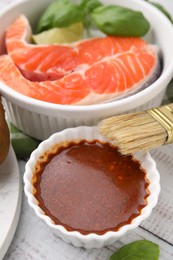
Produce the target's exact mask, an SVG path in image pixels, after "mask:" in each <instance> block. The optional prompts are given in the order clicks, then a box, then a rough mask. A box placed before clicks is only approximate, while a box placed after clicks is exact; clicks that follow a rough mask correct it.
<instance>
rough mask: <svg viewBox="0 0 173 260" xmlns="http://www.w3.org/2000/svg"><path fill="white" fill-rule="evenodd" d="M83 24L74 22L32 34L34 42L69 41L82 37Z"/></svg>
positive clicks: (53, 42) (52, 42)
mask: <svg viewBox="0 0 173 260" xmlns="http://www.w3.org/2000/svg"><path fill="white" fill-rule="evenodd" d="M83 30H84V29H83V24H82V23H75V24H72V25H70V26H68V27H65V28H57V27H56V28H52V29H49V30H47V31H44V32H41V33H39V34H35V35H32V41H33V42H34V43H36V44H55V43H71V42H74V41H79V40H81V39H82V38H83Z"/></svg>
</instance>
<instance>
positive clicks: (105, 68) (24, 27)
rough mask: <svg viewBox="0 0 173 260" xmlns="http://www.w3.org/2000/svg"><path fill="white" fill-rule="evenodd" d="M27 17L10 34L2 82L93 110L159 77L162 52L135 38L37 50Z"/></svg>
mask: <svg viewBox="0 0 173 260" xmlns="http://www.w3.org/2000/svg"><path fill="white" fill-rule="evenodd" d="M31 35H32V31H31V27H30V24H29V21H28V20H27V18H26V17H25V16H24V15H21V16H19V17H18V18H17V19H16V20H15V21H14V22H13V23H12V24H11V25H10V26H9V27H8V29H7V32H6V39H5V40H6V48H7V55H3V56H1V57H0V80H1V81H3V82H4V83H5V84H7V85H8V86H10V87H11V88H13V89H14V90H16V91H18V92H20V93H22V94H24V95H26V96H29V97H32V98H35V99H39V100H43V101H46V102H52V103H57V104H68V105H89V104H95V103H101V102H108V101H111V100H116V99H120V98H123V97H125V96H128V95H131V94H133V93H135V92H137V91H140V90H141V89H143V88H144V87H147V86H148V85H149V84H151V83H152V82H154V81H155V80H156V79H157V77H158V76H159V74H160V70H161V67H160V61H159V57H158V48H157V46H155V45H151V44H148V43H147V42H145V41H144V40H142V39H141V38H137V37H126V38H125V37H112V36H106V37H100V38H98V37H97V38H91V39H87V40H82V41H79V42H75V43H73V44H63V45H60V44H57V45H56V44H54V45H34V44H31V43H30V39H31Z"/></svg>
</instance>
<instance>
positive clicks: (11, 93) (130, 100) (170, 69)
mask: <svg viewBox="0 0 173 260" xmlns="http://www.w3.org/2000/svg"><path fill="white" fill-rule="evenodd" d="M124 1H125V0H124ZM130 1H131V2H133V3H134V4H138V5H139V6H142V7H144V8H145V9H146V10H147V11H148V10H149V12H150V13H151V12H152V13H153V15H156V16H158V17H159V19H160V20H161V21H162V24H163V26H166V27H167V28H168V30H169V31H170V32H171V31H172V39H173V29H172V23H171V22H170V21H169V19H168V18H167V17H166V16H165V15H164V14H163V13H162V12H161V11H159V10H158V9H157V8H155V7H154V6H152V5H151V4H149V3H147V2H145V1H138V0H130ZM25 2H26V3H27V2H30V0H18V1H17V2H13V3H10V4H9V5H8V6H7V7H5V8H3V9H2V10H1V11H0V16H2V15H5V14H6V13H8V12H9V11H10V10H12V9H13V8H16V7H18V6H20V5H21V4H24V3H25ZM169 37H170V35H169ZM172 75H173V59H172V61H170V63H169V64H168V66H167V68H166V70H163V71H162V73H161V75H160V76H159V78H158V79H157V80H156V81H155V82H153V83H152V84H151V85H150V87H149V88H145V89H143V90H141V91H140V92H138V93H135V94H133V95H131V96H129V97H125V98H123V99H120V100H115V101H111V102H105V103H98V104H91V105H61V104H55V103H49V102H45V101H41V100H37V99H34V98H30V97H27V96H24V95H22V94H20V93H19V92H16V91H15V90H13V89H11V88H10V87H8V86H7V85H6V84H4V83H2V82H0V91H1V92H2V95H3V94H5V95H8V97H10V98H13V99H15V100H16V102H17V101H19V102H20V103H21V104H27V105H28V106H32V107H35V108H37V107H39V108H41V109H48V110H59V111H69V109H70V111H74V112H75V111H78V112H79V111H86V112H90V111H98V110H99V111H100V110H105V109H111V108H118V107H123V106H124V105H131V106H132V108H133V106H136V105H135V104H136V103H138V102H139V100H141V99H142V100H143V103H144V102H145V99H147V96H148V95H149V96H151V95H154V93H155V91H157V88H158V86H160V88H159V90H160V92H161V91H162V90H163V89H164V84H168V83H169V81H170V80H171V78H172ZM4 86H5V88H4Z"/></svg>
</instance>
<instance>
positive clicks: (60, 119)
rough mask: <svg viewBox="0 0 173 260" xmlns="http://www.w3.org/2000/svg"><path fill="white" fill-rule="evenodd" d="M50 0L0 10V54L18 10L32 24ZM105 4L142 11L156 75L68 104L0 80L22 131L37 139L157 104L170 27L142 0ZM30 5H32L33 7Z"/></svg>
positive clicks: (172, 52)
mask: <svg viewBox="0 0 173 260" xmlns="http://www.w3.org/2000/svg"><path fill="white" fill-rule="evenodd" d="M51 1H52V0H37V1H35V0H20V1H17V2H14V3H12V4H11V5H9V6H8V7H7V8H5V9H2V10H0V24H1V27H0V54H2V53H4V51H5V47H4V33H5V30H6V28H7V27H8V25H9V24H10V23H11V22H12V21H13V20H14V18H16V17H17V16H18V15H19V14H21V13H23V14H25V15H26V16H27V17H28V18H29V20H30V22H31V24H32V25H33V26H34V24H35V23H36V20H37V19H38V17H39V15H40V14H41V13H42V11H43V10H44V9H45V8H46V6H47V5H48V4H50V2H51ZM102 2H103V3H105V4H119V5H122V6H126V7H130V8H132V9H136V10H139V11H142V12H143V14H144V15H145V17H146V18H147V19H148V21H149V22H150V25H151V28H152V29H151V31H150V32H149V33H148V35H147V36H146V38H148V40H150V41H152V42H154V43H156V44H157V45H158V46H159V49H160V52H161V54H162V58H163V70H162V73H161V75H160V77H159V78H158V79H157V80H156V81H155V82H154V83H153V84H151V85H150V86H149V87H148V88H146V89H144V90H142V91H140V92H139V93H137V94H134V95H132V96H129V97H127V98H124V99H122V100H117V101H113V102H109V103H104V104H96V105H88V106H86V105H85V106H73V105H72V106H69V105H58V104H51V103H47V102H43V101H39V100H35V99H32V98H29V97H26V96H23V95H21V94H19V93H17V92H15V91H14V90H12V89H11V88H9V87H8V86H6V85H4V84H3V83H1V82H0V94H1V95H2V96H3V97H4V98H3V102H4V105H5V109H6V113H7V117H8V119H9V121H11V122H12V123H13V124H14V125H15V126H16V127H18V128H19V129H21V130H22V131H23V132H24V133H26V134H28V135H30V136H32V137H35V138H37V139H39V140H44V139H46V138H48V137H49V136H50V135H51V134H53V133H55V132H57V131H60V130H63V129H65V128H68V127H74V126H79V125H88V126H91V125H95V124H97V123H98V122H99V121H100V120H101V119H103V118H106V117H109V116H112V115H116V114H122V113H128V112H129V111H137V110H144V109H148V108H151V107H154V106H159V105H160V104H161V102H162V100H163V97H164V94H165V91H166V87H167V85H168V83H169V82H170V80H171V78H172V75H173V47H172V46H173V28H172V24H171V22H170V21H169V20H168V19H167V18H166V16H165V15H164V14H162V13H161V12H160V11H159V10H158V9H156V8H155V7H154V6H152V5H151V4H149V3H146V2H145V1H142V0H102ZM33 6H34V8H33Z"/></svg>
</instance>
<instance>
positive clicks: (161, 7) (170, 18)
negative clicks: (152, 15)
mask: <svg viewBox="0 0 173 260" xmlns="http://www.w3.org/2000/svg"><path fill="white" fill-rule="evenodd" d="M145 1H146V2H148V3H150V4H152V5H154V6H155V7H156V8H158V9H159V10H160V11H161V12H162V13H163V14H164V15H166V16H167V18H168V19H169V20H170V21H171V22H172V23H173V18H172V17H171V15H170V14H169V13H168V11H167V10H166V9H165V8H164V7H163V6H162V5H160V4H158V3H155V2H151V1H148V0H145Z"/></svg>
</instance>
